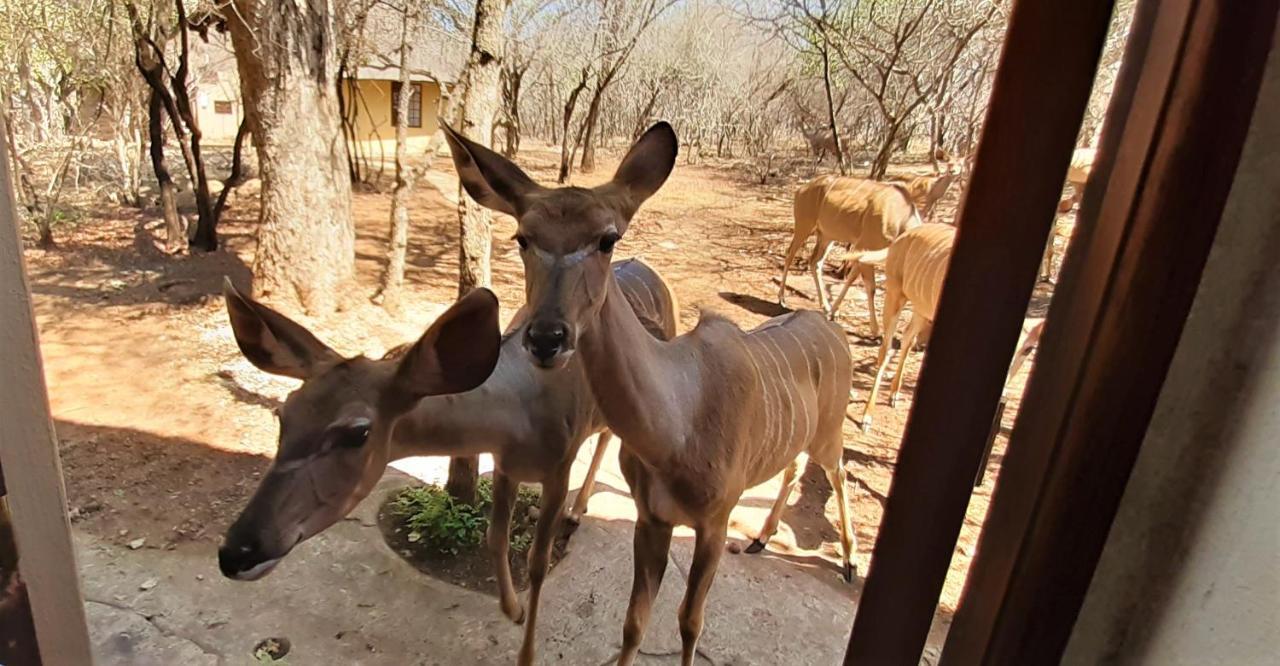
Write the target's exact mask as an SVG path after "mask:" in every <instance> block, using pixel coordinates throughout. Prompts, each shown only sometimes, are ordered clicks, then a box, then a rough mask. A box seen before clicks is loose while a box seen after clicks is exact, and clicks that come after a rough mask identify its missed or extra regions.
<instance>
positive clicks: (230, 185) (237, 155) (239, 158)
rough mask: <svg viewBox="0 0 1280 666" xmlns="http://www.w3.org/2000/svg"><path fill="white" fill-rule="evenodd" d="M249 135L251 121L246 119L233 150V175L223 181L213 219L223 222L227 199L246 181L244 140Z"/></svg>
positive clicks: (237, 134) (237, 135)
mask: <svg viewBox="0 0 1280 666" xmlns="http://www.w3.org/2000/svg"><path fill="white" fill-rule="evenodd" d="M248 135H249V119H248V118H244V119H242V120H241V121H240V127H239V128H238V129H236V142H235V146H234V147H233V148H232V149H231V173H230V174H228V175H227V179H226V180H224V181H222V191H221V192H219V193H218V202H217V203H216V204H214V206H213V219H215V220H221V219H222V211H223V210H224V209H226V207H227V197H228V196H230V195H231V190H233V189H235V188H236V186H238V185H239V184H240V182H241V181H243V180H244V140H245V137H247V136H248Z"/></svg>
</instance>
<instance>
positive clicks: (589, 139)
mask: <svg viewBox="0 0 1280 666" xmlns="http://www.w3.org/2000/svg"><path fill="white" fill-rule="evenodd" d="M607 85H609V82H608V81H607V80H604V79H602V80H601V81H600V83H599V84H597V85H596V87H595V90H593V91H592V92H591V104H589V105H588V106H587V119H586V120H585V121H584V123H585V124H584V127H585V128H586V129H585V131H584V133H583V137H582V164H580V165H579V166H580V167H581V168H582V172H583V173H591V172H592V171H595V169H596V141H595V138H596V125H598V124H599V123H600V99H601V98H602V97H604V89H605V86H607Z"/></svg>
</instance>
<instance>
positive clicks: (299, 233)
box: [227, 0, 355, 315]
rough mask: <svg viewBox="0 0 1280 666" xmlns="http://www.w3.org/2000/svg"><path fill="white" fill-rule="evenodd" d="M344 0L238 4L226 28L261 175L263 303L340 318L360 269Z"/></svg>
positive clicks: (258, 287)
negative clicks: (344, 106)
mask: <svg viewBox="0 0 1280 666" xmlns="http://www.w3.org/2000/svg"><path fill="white" fill-rule="evenodd" d="M334 2H335V0H311V1H310V2H308V3H306V4H305V5H299V4H296V3H261V2H256V1H255V0H235V1H234V5H235V6H234V11H229V12H228V19H227V23H228V26H229V27H230V29H231V40H232V44H233V46H234V49H235V54H236V63H237V65H238V69H239V72H240V89H241V95H242V97H243V99H244V103H245V118H246V119H247V120H248V121H249V129H250V131H251V132H252V133H253V138H254V143H255V144H256V147H257V149H258V164H259V168H260V170H261V176H262V194H261V197H262V201H261V207H260V213H259V227H258V251H257V255H256V256H255V257H254V263H253V277H254V293H255V295H256V296H257V297H259V298H262V299H267V300H270V301H273V302H275V303H277V304H280V305H285V306H289V307H295V306H296V307H301V308H302V309H303V310H305V311H306V312H308V313H310V314H312V315H324V314H328V313H330V312H332V311H333V310H334V309H335V306H336V305H337V303H338V294H340V293H342V292H343V291H344V290H345V288H346V286H347V285H348V283H349V282H350V281H351V279H352V277H353V275H354V273H355V229H354V227H353V225H352V220H351V174H350V171H349V170H348V164H347V149H346V142H345V141H344V140H343V135H342V123H341V118H340V116H339V111H338V101H337V96H338V86H337V68H338V57H337V48H336V38H337V35H336V34H335V29H334V25H335V13H336V12H335V7H334Z"/></svg>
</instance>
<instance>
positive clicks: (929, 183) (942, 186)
mask: <svg viewBox="0 0 1280 666" xmlns="http://www.w3.org/2000/svg"><path fill="white" fill-rule="evenodd" d="M959 177H960V174H959V173H957V172H955V171H948V172H947V173H944V174H942V175H940V176H916V177H915V178H912V179H911V180H908V181H907V195H908V196H910V197H911V201H912V203H914V204H915V206H916V210H918V211H920V216H921V217H922V218H923V219H924V220H926V221H928V220H931V219H933V207H934V206H936V205H938V202H939V201H941V200H942V197H944V196H946V195H947V190H949V189H951V184H952V183H954V182H955V181H956V179H958V178H959ZM832 307H839V299H836V303H835V304H833V306H832Z"/></svg>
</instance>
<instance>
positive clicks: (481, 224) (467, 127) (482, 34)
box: [445, 0, 508, 504]
mask: <svg viewBox="0 0 1280 666" xmlns="http://www.w3.org/2000/svg"><path fill="white" fill-rule="evenodd" d="M507 4H508V0H476V20H475V26H474V28H473V30H472V33H471V56H470V57H469V58H468V60H467V67H466V71H465V72H464V73H463V77H464V82H465V86H466V92H465V93H464V97H463V101H462V114H461V115H462V119H461V122H462V131H463V132H464V133H465V134H466V135H467V136H469V137H470V138H471V139H472V140H473V141H477V142H479V143H481V144H483V145H485V146H491V145H492V144H493V120H494V117H495V116H496V114H497V110H498V104H499V102H500V101H501V86H500V78H501V76H502V47H503V41H504V40H503V36H502V22H503V15H504V14H505V13H506V11H507ZM458 189H459V191H458V296H464V295H466V294H467V293H468V292H470V291H471V290H472V289H475V288H477V287H488V286H489V285H490V282H491V275H490V267H489V254H490V245H491V236H492V234H493V218H492V216H491V215H490V213H489V211H488V209H485V208H482V207H480V205H479V204H477V203H476V202H474V201H472V200H471V197H469V196H467V195H466V193H465V192H463V191H462V188H461V186H459V188H458ZM479 473H480V459H479V458H478V457H477V456H469V457H464V458H454V459H452V460H450V461H449V481H448V483H446V484H445V490H446V491H448V493H449V494H450V495H451V496H453V497H454V498H455V499H458V500H460V501H463V502H467V503H469V504H474V503H475V496H476V481H477V479H478V477H479Z"/></svg>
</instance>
